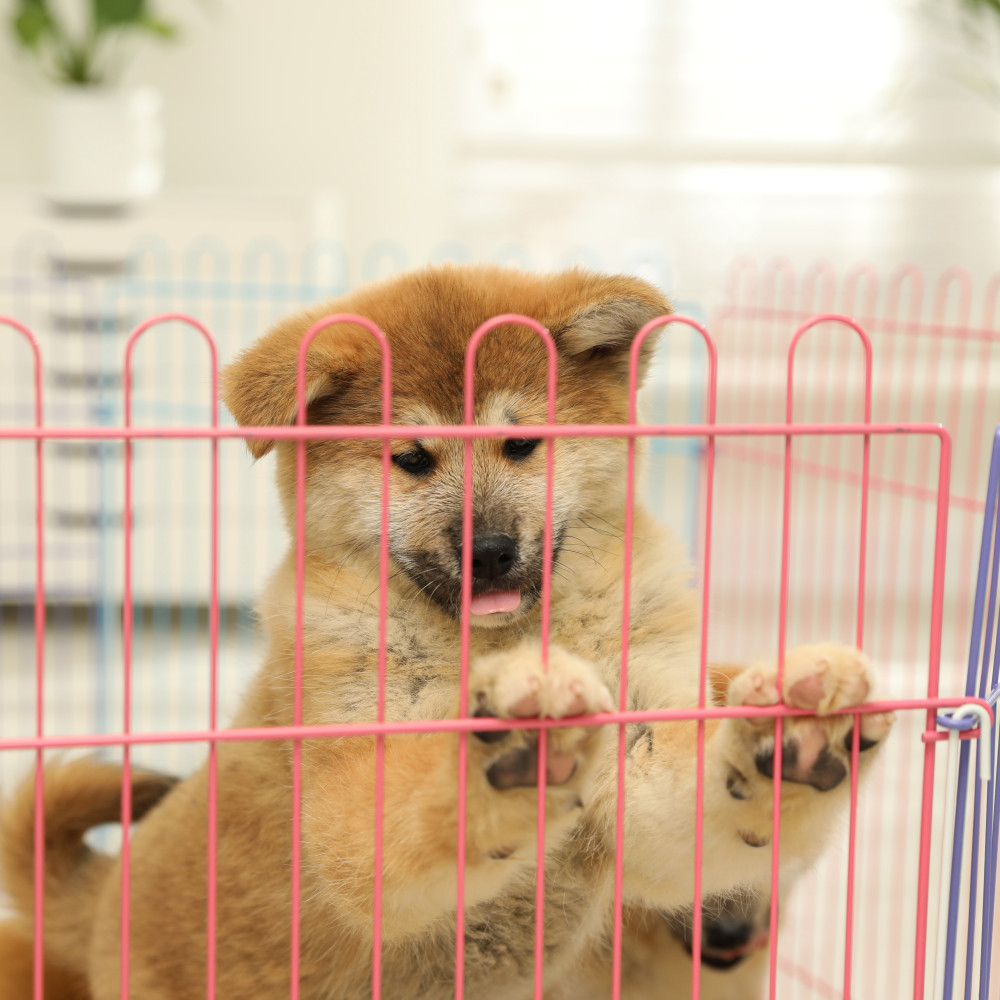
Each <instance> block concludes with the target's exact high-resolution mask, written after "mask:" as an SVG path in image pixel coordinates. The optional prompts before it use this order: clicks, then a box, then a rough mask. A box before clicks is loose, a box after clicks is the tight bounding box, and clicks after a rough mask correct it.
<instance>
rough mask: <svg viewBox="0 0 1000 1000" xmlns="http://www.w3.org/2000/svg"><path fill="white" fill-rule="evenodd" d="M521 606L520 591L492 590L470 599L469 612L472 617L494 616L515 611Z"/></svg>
mask: <svg viewBox="0 0 1000 1000" xmlns="http://www.w3.org/2000/svg"><path fill="white" fill-rule="evenodd" d="M520 604H521V591H519V590H494V591H493V592H492V593H489V594H478V595H476V596H474V597H473V598H472V603H471V604H470V605H469V610H470V611H471V612H472V614H474V615H495V614H496V613H497V612H499V611H516V610H517V609H518V607H519V606H520Z"/></svg>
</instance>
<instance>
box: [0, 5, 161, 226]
mask: <svg viewBox="0 0 1000 1000" xmlns="http://www.w3.org/2000/svg"><path fill="white" fill-rule="evenodd" d="M9 25H10V29H11V31H12V33H13V37H14V40H15V43H16V44H17V45H18V46H19V47H20V48H21V49H22V50H23V52H24V55H25V62H26V64H27V65H29V66H31V67H32V68H33V69H34V70H35V72H34V73H31V74H29V75H30V76H33V78H34V79H35V81H36V82H37V81H38V78H39V76H40V77H41V79H42V87H41V93H40V95H39V110H38V131H39V138H40V140H41V152H42V156H41V187H42V192H43V194H44V195H45V196H46V197H47V198H48V200H49V202H50V203H51V204H52V205H53V206H54V207H55V208H56V209H60V208H65V209H72V210H74V211H78V210H81V209H93V210H98V211H104V210H120V209H123V208H126V207H129V206H131V205H133V204H135V203H137V202H141V201H143V200H144V199H146V198H149V197H151V196H152V195H153V194H155V193H156V192H157V191H158V190H159V189H160V187H161V186H162V182H163V152H162V147H163V130H162V124H161V100H160V95H159V93H158V92H157V91H156V90H155V89H153V88H151V87H148V86H147V87H138V88H134V89H130V88H128V87H126V86H124V85H123V84H122V82H121V77H122V73H123V69H124V67H125V65H126V62H127V56H129V55H131V54H133V53H134V51H135V49H136V48H137V47H138V43H140V42H142V41H143V39H144V38H150V39H154V40H168V39H172V38H174V37H175V36H176V34H177V29H176V27H175V25H174V24H173V23H172V22H171V21H169V20H165V19H163V18H162V17H161V16H160V15H159V13H158V11H157V9H156V8H155V7H154V5H153V4H152V3H151V2H150V0H13V4H12V7H11V12H10V19H9ZM39 71H40V72H39Z"/></svg>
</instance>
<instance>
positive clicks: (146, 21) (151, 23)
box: [137, 13, 177, 39]
mask: <svg viewBox="0 0 1000 1000" xmlns="http://www.w3.org/2000/svg"><path fill="white" fill-rule="evenodd" d="M137 23H138V26H139V27H140V28H145V30H146V31H148V32H150V33H151V34H153V35H157V36H158V37H159V38H166V39H169V38H176V37H177V25H175V24H169V23H168V22H166V21H161V20H160V19H159V18H158V17H157V16H156V15H155V14H149V13H146V14H143V15H142V17H140V18H139V20H138V22H137Z"/></svg>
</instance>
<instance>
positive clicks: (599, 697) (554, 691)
mask: <svg viewBox="0 0 1000 1000" xmlns="http://www.w3.org/2000/svg"><path fill="white" fill-rule="evenodd" d="M469 693H470V702H471V704H470V706H469V711H470V714H472V715H474V716H477V717H480V718H499V719H526V718H549V719H563V718H569V717H572V716H577V715H589V714H591V713H594V712H610V711H612V709H613V708H614V702H613V701H612V699H611V695H610V693H609V692H608V689H607V688H606V687H605V686H604V684H603V683H602V682H601V680H600V679H599V678H598V677H597V675H596V674H595V673H594V670H593V668H592V667H591V666H590V664H588V663H587V662H586V661H585V660H581V659H580V658H579V657H577V656H574V655H573V654H572V653H568V652H567V651H566V650H564V649H562V648H561V647H559V646H555V645H554V646H552V647H550V649H549V663H548V670H547V671H546V670H544V669H543V667H542V657H541V650H540V648H539V646H538V645H537V643H528V642H525V643H522V644H521V645H520V646H518V647H516V648H515V649H513V650H505V651H503V652H500V653H494V654H491V655H489V656H484V657H482V658H481V659H479V660H478V661H477V662H476V664H475V666H474V668H473V671H472V674H471V676H470V678H469ZM601 728H602V727H599V726H571V727H567V728H565V729H563V728H559V729H550V730H548V740H547V746H546V751H547V752H546V767H545V777H546V781H547V783H548V784H549V785H553V786H559V785H566V784H568V783H569V782H570V781H571V780H572V779H574V778H581V777H582V772H583V771H584V770H586V768H585V765H586V764H587V763H589V761H590V760H591V759H592V758H593V757H594V755H595V749H596V746H597V744H598V743H599V741H600V735H601V734H600V730H601ZM474 735H475V736H476V737H477V738H478V740H479V742H480V757H481V758H482V765H483V767H484V769H485V771H486V777H487V780H488V781H489V783H490V784H491V785H492V786H493V787H494V788H498V789H507V788H519V787H530V786H534V785H537V784H538V731H537V730H525V729H516V730H503V731H500V730H484V731H483V732H479V733H475V734H474ZM574 784H576V782H574Z"/></svg>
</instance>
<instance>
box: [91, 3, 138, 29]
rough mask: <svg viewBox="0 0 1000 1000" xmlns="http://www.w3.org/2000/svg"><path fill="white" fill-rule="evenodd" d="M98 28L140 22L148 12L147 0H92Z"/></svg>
mask: <svg viewBox="0 0 1000 1000" xmlns="http://www.w3.org/2000/svg"><path fill="white" fill-rule="evenodd" d="M91 2H92V4H93V6H94V23H95V24H96V25H97V28H98V30H101V29H102V28H110V27H113V26H115V25H122V24H133V25H135V24H139V22H140V21H141V20H142V17H143V15H144V14H145V12H146V0H91Z"/></svg>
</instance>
